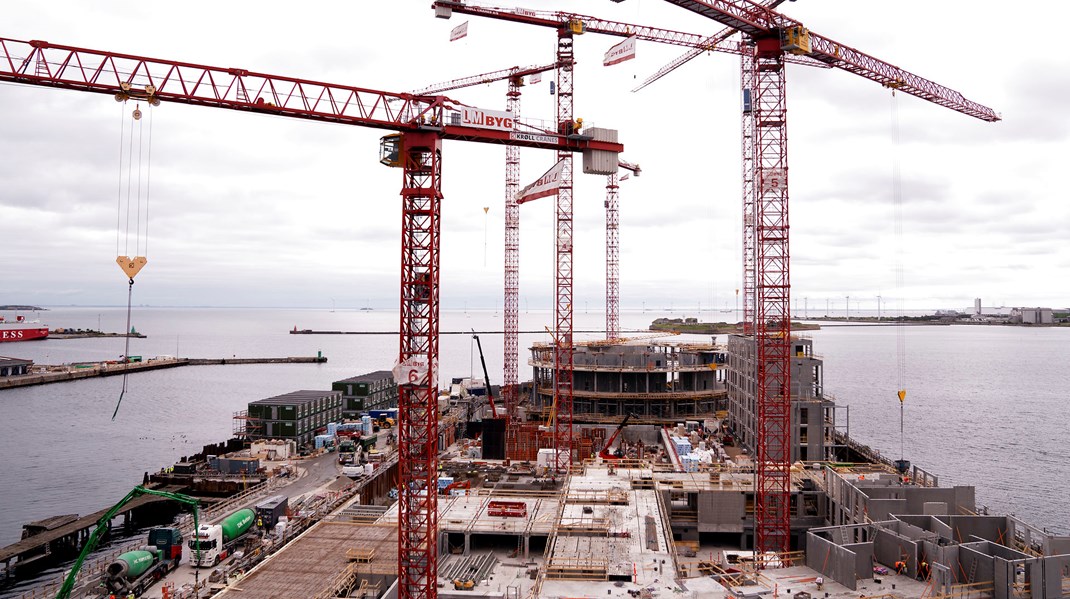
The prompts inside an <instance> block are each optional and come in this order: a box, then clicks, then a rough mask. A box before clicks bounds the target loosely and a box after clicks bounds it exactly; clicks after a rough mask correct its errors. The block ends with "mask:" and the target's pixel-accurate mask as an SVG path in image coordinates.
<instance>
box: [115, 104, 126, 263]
mask: <svg viewBox="0 0 1070 599" xmlns="http://www.w3.org/2000/svg"><path fill="white" fill-rule="evenodd" d="M125 132H126V106H125V105H122V104H120V105H119V185H118V186H117V189H118V190H119V194H118V197H117V198H116V200H115V255H116V256H118V255H119V238H120V235H121V232H122V229H123V226H122V225H123V141H124V140H125Z"/></svg>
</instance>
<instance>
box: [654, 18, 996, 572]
mask: <svg viewBox="0 0 1070 599" xmlns="http://www.w3.org/2000/svg"><path fill="white" fill-rule="evenodd" d="M666 1H667V2H669V3H671V4H675V5H677V6H680V7H682V8H685V9H687V10H689V11H691V12H694V13H696V14H699V15H702V16H704V17H707V18H709V19H712V20H714V21H716V22H718V23H720V24H722V25H725V26H727V27H728V28H729V29H732V30H738V31H740V32H741V33H742V34H743V36H744V38H745V42H744V45H745V46H749V47H750V48H752V49H753V53H751V52H750V51H744V52H743V58H742V60H741V75H740V81H741V84H742V86H743V89H742V93H743V115H742V138H743V141H742V144H741V152H742V163H743V169H744V173H743V202H744V209H743V255H744V258H743V262H744V265H743V286H744V332H745V333H750V334H753V338H754V342H755V345H756V348H755V356H756V362H757V365H756V366H757V367H756V372H755V377H756V402H755V404H756V410H755V411H756V415H755V416H756V431H755V437H756V439H755V445H756V447H755V463H756V488H755V508H754V535H755V548H756V549H757V550H758V551H787V550H788V549H789V548H790V544H791V513H790V512H791V510H790V501H791V473H790V465H791V464H790V459H791V446H790V442H791V384H790V382H791V381H790V369H791V353H790V347H791V323H790V299H791V298H790V295H791V293H790V291H791V276H790V254H789V245H788V231H789V224H788V158H787V88H786V79H785V73H784V65H785V63H787V62H791V58H792V57H793V56H796V57H800V56H801V57H805V58H807V59H810V60H814V61H817V62H819V63H822V64H825V65H827V66H830V67H835V68H840V69H843V70H845V71H848V72H851V73H854V74H856V75H859V76H861V77H865V78H867V79H870V80H872V81H876V82H878V83H880V84H882V85H884V86H886V87H890V88H893V89H896V90H901V91H904V92H905V93H908V94H911V95H914V96H917V97H919V98H922V99H925V100H928V101H930V102H933V103H934V104H938V105H940V106H944V107H946V108H950V109H952V110H955V111H958V112H961V113H963V114H966V115H968V116H972V117H974V118H978V119H981V120H984V121H988V122H992V121H998V120H999V116H998V115H997V114H996V113H995V112H994V111H993V110H992V109H991V108H988V107H986V106H983V105H981V104H978V103H976V102H973V101H970V100H967V99H966V98H965V97H963V96H962V94H960V93H958V92H956V91H954V90H951V89H949V88H947V87H944V86H942V85H940V84H938V83H936V82H933V81H930V80H928V79H924V78H922V77H919V76H917V75H914V74H913V73H909V72H907V71H905V70H903V69H900V68H899V67H896V66H894V65H891V64H889V63H886V62H884V61H881V60H879V59H877V58H874V57H872V56H870V55H868V54H864V53H862V52H859V51H858V50H855V49H853V48H850V47H848V46H845V45H843V44H839V43H837V42H834V41H832V40H829V39H827V38H824V37H822V36H819V35H817V34H814V33H812V32H810V31H809V30H808V29H807V28H806V27H804V26H803V25H802V23H800V22H798V21H795V20H793V19H791V18H789V17H786V16H784V15H782V14H780V13H778V12H777V11H775V10H773V8H771V6H775V4H774V3H772V2H770V3H767V4H766V5H762V4H757V3H755V2H749V1H748V2H742V1H740V0H666ZM684 62H686V60H683V61H681V60H679V59H678V60H677V61H676V62H674V63H671V64H670V65H668V66H667V67H665V68H663V69H662V70H660V71H658V73H656V74H655V75H654V76H652V77H651V78H650V79H648V82H650V81H653V80H656V79H657V78H658V77H660V76H663V75H664V74H665V73H667V72H669V71H671V70H672V69H674V68H676V67H677V66H679V65H680V64H683V63H684ZM748 204H752V205H748Z"/></svg>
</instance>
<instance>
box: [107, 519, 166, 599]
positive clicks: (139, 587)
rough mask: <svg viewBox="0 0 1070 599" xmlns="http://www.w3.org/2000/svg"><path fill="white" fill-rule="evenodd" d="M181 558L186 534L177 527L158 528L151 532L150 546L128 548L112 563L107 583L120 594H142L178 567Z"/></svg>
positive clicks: (113, 592)
mask: <svg viewBox="0 0 1070 599" xmlns="http://www.w3.org/2000/svg"><path fill="white" fill-rule="evenodd" d="M180 561H182V533H181V532H179V531H178V529H177V528H154V529H152V530H151V531H149V544H148V546H146V547H141V548H140V549H138V550H136V551H127V552H126V553H123V554H121V555H119V557H117V558H115V561H114V562H112V563H110V564H108V567H107V568H105V570H104V586H105V587H106V588H107V589H108V592H109V593H111V594H113V595H116V596H122V597H126V596H129V595H130V594H131V593H133V594H134V596H135V597H140V596H141V594H142V593H144V592H145V589H147V588H148V587H150V586H151V585H152V584H153V583H155V582H156V581H158V580H160V579H161V578H163V577H164V576H166V575H167V573H168V572H171V571H173V570H174V569H175V568H177V567H178V563H179V562H180Z"/></svg>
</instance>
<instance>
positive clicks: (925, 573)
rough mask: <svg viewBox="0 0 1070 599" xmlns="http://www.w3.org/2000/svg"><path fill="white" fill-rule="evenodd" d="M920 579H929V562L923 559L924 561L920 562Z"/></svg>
mask: <svg viewBox="0 0 1070 599" xmlns="http://www.w3.org/2000/svg"><path fill="white" fill-rule="evenodd" d="M918 579H920V580H928V579H929V562H927V561H924V560H922V562H921V563H920V564H918Z"/></svg>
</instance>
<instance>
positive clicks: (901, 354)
mask: <svg viewBox="0 0 1070 599" xmlns="http://www.w3.org/2000/svg"><path fill="white" fill-rule="evenodd" d="M891 133H892V205H893V207H894V215H893V217H894V221H895V291H896V297H897V306H898V312H899V315H898V316H899V318H898V319H897V320H896V324H895V364H896V380H895V383H896V390H897V391H896V395H897V396H898V398H899V459H900V460H902V459H905V458H904V456H905V454H906V418H905V410H906V406H905V402H906V394H907V388H906V323H905V320H904V319H905V317H906V316H905V314H904V310H903V293H904V291H905V290H904V283H903V180H902V168H901V165H900V138H899V103H898V99H897V97H896V94H895V90H894V89H893V90H892V98H891Z"/></svg>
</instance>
